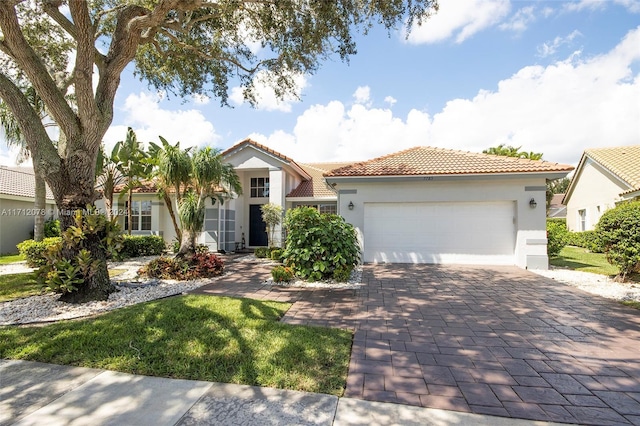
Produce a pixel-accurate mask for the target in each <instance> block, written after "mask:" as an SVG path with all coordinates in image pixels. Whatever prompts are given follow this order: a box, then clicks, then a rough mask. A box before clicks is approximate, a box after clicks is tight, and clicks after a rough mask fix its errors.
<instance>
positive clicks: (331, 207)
mask: <svg viewBox="0 0 640 426" xmlns="http://www.w3.org/2000/svg"><path fill="white" fill-rule="evenodd" d="M318 211H319V212H320V213H331V214H336V213H338V206H337V205H335V204H320V205H319V206H318Z"/></svg>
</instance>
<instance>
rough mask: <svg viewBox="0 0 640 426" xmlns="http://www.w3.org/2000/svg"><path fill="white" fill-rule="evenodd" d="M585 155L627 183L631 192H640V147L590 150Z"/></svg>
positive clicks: (586, 150)
mask: <svg viewBox="0 0 640 426" xmlns="http://www.w3.org/2000/svg"><path fill="white" fill-rule="evenodd" d="M584 155H585V156H588V157H589V158H591V159H592V160H594V161H595V162H597V163H598V164H600V165H601V166H602V167H604V168H605V169H607V170H609V171H610V172H611V173H613V174H614V175H616V176H617V177H618V178H620V179H621V180H623V181H624V182H626V183H627V185H629V186H630V187H631V189H630V191H632V192H633V191H637V190H640V145H629V146H618V147H613V148H590V149H585V150H584Z"/></svg>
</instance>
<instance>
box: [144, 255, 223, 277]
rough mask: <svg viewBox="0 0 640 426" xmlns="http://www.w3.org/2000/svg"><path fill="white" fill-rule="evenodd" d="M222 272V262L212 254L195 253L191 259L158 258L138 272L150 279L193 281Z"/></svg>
mask: <svg viewBox="0 0 640 426" xmlns="http://www.w3.org/2000/svg"><path fill="white" fill-rule="evenodd" d="M223 272H224V261H223V260H222V259H221V258H219V257H218V256H216V255H215V254H214V253H202V252H199V253H196V254H195V255H194V256H193V257H191V258H179V257H159V258H157V259H153V260H152V261H151V262H149V263H147V264H146V265H145V266H144V267H142V269H140V270H139V271H138V273H139V274H140V275H144V276H147V277H151V278H162V279H172V280H195V279H198V278H212V277H216V276H218V275H221V274H222V273H223Z"/></svg>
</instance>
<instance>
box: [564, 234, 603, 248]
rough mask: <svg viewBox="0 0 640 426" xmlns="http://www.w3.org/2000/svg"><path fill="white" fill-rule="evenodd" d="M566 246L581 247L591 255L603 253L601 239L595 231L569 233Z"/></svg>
mask: <svg viewBox="0 0 640 426" xmlns="http://www.w3.org/2000/svg"><path fill="white" fill-rule="evenodd" d="M567 245H570V246H576V247H582V248H585V249H587V250H589V251H590V252H592V253H604V247H603V246H602V239H601V238H600V234H598V232H596V231H581V232H569V234H568V235H567Z"/></svg>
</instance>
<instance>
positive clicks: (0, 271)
mask: <svg viewBox="0 0 640 426" xmlns="http://www.w3.org/2000/svg"><path fill="white" fill-rule="evenodd" d="M33 271H35V269H34V268H30V267H28V266H27V262H26V261H25V262H15V263H7V264H6V265H0V275H8V274H22V273H24V272H33Z"/></svg>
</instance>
